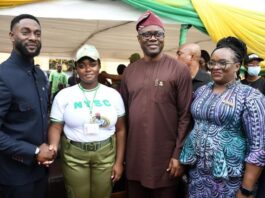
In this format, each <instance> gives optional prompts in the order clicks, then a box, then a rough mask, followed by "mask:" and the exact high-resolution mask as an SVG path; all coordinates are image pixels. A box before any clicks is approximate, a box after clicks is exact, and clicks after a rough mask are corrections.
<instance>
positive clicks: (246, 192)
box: [240, 186, 255, 197]
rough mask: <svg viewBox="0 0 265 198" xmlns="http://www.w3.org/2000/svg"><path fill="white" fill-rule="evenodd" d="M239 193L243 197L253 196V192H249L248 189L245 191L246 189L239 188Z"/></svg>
mask: <svg viewBox="0 0 265 198" xmlns="http://www.w3.org/2000/svg"><path fill="white" fill-rule="evenodd" d="M240 191H241V193H242V194H243V195H245V196H247V197H248V196H251V195H254V192H255V191H254V190H252V191H250V190H248V189H246V188H244V187H243V186H240Z"/></svg>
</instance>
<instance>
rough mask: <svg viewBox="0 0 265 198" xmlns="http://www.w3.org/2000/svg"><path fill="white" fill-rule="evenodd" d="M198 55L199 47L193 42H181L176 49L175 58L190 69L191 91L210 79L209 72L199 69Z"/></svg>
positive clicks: (199, 54)
mask: <svg viewBox="0 0 265 198" xmlns="http://www.w3.org/2000/svg"><path fill="white" fill-rule="evenodd" d="M200 57H201V48H200V46H199V45H198V44H195V43H187V44H183V45H181V46H180V47H179V49H178V51H177V60H179V61H180V62H182V63H184V64H186V65H187V66H188V68H189V70H190V74H191V78H192V90H193V92H195V91H196V90H197V89H198V88H199V87H201V86H202V85H205V84H207V83H208V82H210V81H211V76H210V74H208V73H207V72H206V71H205V70H203V69H200V63H199V62H200Z"/></svg>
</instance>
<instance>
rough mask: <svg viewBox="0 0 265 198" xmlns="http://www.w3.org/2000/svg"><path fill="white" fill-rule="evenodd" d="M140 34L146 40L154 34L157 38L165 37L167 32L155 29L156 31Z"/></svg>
mask: <svg viewBox="0 0 265 198" xmlns="http://www.w3.org/2000/svg"><path fill="white" fill-rule="evenodd" d="M139 35H140V36H141V37H142V39H144V40H149V39H151V38H152V36H154V37H155V38H156V39H163V38H164V37H165V33H164V32H161V31H155V32H142V33H139Z"/></svg>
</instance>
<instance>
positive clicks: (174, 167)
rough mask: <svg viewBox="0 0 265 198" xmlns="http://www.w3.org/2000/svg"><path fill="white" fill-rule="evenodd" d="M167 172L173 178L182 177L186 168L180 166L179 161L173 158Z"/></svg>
mask: <svg viewBox="0 0 265 198" xmlns="http://www.w3.org/2000/svg"><path fill="white" fill-rule="evenodd" d="M167 172H169V174H170V176H171V177H180V176H181V175H182V174H183V172H184V167H183V166H182V165H181V164H180V162H179V160H177V159H175V158H171V159H170V162H169V165H168V168H167Z"/></svg>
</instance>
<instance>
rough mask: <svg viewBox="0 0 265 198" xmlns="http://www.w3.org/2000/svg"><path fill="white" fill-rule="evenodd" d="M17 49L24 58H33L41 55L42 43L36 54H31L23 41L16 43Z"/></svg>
mask: <svg viewBox="0 0 265 198" xmlns="http://www.w3.org/2000/svg"><path fill="white" fill-rule="evenodd" d="M15 48H16V49H17V51H19V52H20V53H21V55H22V56H25V57H29V58H33V57H35V56H38V55H39V54H40V50H41V43H39V46H37V48H36V50H35V51H34V52H29V51H28V50H27V48H26V47H25V44H23V43H22V42H21V41H18V40H17V41H16V42H15Z"/></svg>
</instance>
